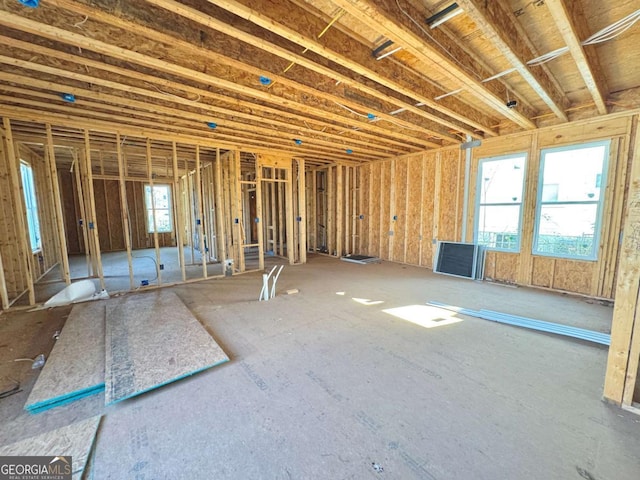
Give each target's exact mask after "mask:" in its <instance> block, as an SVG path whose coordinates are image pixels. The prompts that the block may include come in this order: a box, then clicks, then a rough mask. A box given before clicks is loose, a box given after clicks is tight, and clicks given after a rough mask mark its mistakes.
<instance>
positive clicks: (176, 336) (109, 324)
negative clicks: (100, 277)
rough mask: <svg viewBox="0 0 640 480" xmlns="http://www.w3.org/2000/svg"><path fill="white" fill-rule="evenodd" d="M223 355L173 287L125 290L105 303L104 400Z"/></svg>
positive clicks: (213, 362) (140, 389)
mask: <svg viewBox="0 0 640 480" xmlns="http://www.w3.org/2000/svg"><path fill="white" fill-rule="evenodd" d="M228 360H229V357H227V355H226V354H225V353H224V352H223V351H222V349H221V348H220V347H219V346H218V344H217V343H216V342H215V341H214V340H213V338H211V336H210V335H209V334H208V333H207V331H206V330H205V329H204V327H203V326H202V325H201V324H200V322H198V320H197V319H196V318H195V317H194V316H193V315H192V314H191V312H190V311H189V310H188V309H187V307H186V306H185V305H184V304H183V303H182V301H181V300H180V298H179V297H178V296H177V295H176V294H175V293H173V292H170V291H156V292H152V293H147V294H140V295H131V296H127V297H124V298H122V299H120V301H119V302H117V303H112V304H110V305H108V306H107V321H106V375H105V384H106V385H105V403H106V404H107V405H110V404H112V403H115V402H119V401H121V400H124V399H126V398H131V397H134V396H136V395H140V394H141V393H144V392H147V391H149V390H152V389H154V388H158V387H160V386H162V385H166V384H167V383H170V382H174V381H176V380H179V379H181V378H184V377H186V376H189V375H193V374H194V373H197V372H200V371H202V370H206V369H208V368H211V367H214V366H216V365H219V364H221V363H224V362H226V361H228Z"/></svg>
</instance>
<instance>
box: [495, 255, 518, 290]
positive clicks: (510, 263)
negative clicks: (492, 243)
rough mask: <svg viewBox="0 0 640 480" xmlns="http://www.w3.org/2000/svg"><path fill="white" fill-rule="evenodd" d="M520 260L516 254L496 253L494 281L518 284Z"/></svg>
mask: <svg viewBox="0 0 640 480" xmlns="http://www.w3.org/2000/svg"><path fill="white" fill-rule="evenodd" d="M519 258H520V256H519V255H518V254H515V253H504V252H496V255H495V259H496V260H495V272H494V280H498V281H501V282H508V283H516V276H517V273H518V266H519V263H520V262H519Z"/></svg>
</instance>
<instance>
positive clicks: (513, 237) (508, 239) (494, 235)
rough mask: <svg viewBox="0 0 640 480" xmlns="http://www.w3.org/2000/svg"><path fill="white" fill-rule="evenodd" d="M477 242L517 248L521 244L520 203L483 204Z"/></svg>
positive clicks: (479, 218)
mask: <svg viewBox="0 0 640 480" xmlns="http://www.w3.org/2000/svg"><path fill="white" fill-rule="evenodd" d="M478 213H479V215H478V232H477V242H478V243H479V244H480V245H485V246H487V247H489V248H497V249H503V250H517V249H518V247H519V244H520V239H519V230H520V228H519V227H520V205H519V204H518V205H506V206H502V205H500V206H492V205H488V206H481V207H480V209H479V212H478Z"/></svg>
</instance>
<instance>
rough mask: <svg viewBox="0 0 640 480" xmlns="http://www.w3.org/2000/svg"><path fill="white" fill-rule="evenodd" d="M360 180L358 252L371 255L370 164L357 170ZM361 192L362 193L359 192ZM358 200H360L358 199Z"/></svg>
mask: <svg viewBox="0 0 640 480" xmlns="http://www.w3.org/2000/svg"><path fill="white" fill-rule="evenodd" d="M358 176H359V180H360V185H359V189H360V191H359V192H358V197H359V199H362V201H361V202H360V204H359V208H358V212H359V213H358V215H361V217H360V219H359V220H358V222H359V224H358V225H359V228H360V229H359V234H360V238H359V242H358V245H359V247H360V248H359V252H356V253H360V254H361V255H371V253H370V247H369V241H370V238H369V223H370V222H371V211H370V210H369V192H370V191H371V182H370V180H371V164H369V165H366V166H364V167H361V168H360V169H359V171H358ZM361 192H362V193H361ZM359 201H360V200H359Z"/></svg>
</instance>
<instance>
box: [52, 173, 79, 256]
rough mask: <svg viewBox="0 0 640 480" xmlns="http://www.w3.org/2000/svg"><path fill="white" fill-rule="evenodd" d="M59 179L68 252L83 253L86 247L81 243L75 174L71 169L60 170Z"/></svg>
mask: <svg viewBox="0 0 640 480" xmlns="http://www.w3.org/2000/svg"><path fill="white" fill-rule="evenodd" d="M58 179H59V182H60V196H61V197H62V198H61V199H60V201H61V202H62V213H63V217H64V230H65V233H66V235H67V252H68V253H82V252H84V248H83V247H82V244H81V240H80V238H81V233H80V232H79V231H78V228H77V226H78V221H79V220H80V218H82V215H80V214H79V213H78V211H77V205H76V191H75V188H74V185H75V181H74V179H73V174H72V173H71V172H69V171H64V170H59V171H58Z"/></svg>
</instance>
